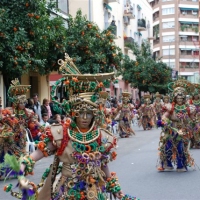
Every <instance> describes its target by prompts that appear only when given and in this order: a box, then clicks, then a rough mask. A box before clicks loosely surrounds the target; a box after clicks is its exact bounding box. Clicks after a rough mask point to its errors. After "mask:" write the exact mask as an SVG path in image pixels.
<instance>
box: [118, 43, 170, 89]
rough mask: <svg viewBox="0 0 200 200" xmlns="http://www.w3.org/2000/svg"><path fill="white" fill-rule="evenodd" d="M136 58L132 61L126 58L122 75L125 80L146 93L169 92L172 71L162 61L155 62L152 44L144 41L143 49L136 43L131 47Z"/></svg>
mask: <svg viewBox="0 0 200 200" xmlns="http://www.w3.org/2000/svg"><path fill="white" fill-rule="evenodd" d="M129 48H131V49H132V50H133V52H134V54H135V56H136V60H135V61H134V60H131V59H130V58H129V57H128V56H125V58H124V62H123V67H122V70H121V71H120V74H121V75H122V76H123V79H124V80H126V81H128V82H129V83H131V85H132V86H133V87H135V88H138V89H139V90H140V91H144V92H147V91H149V92H151V93H154V92H157V91H158V92H160V93H165V92H167V84H168V83H169V82H171V73H172V70H171V68H169V67H168V66H167V65H166V64H165V63H163V62H162V61H160V60H157V61H155V60H153V58H152V54H151V49H150V44H149V43H148V42H147V41H144V42H143V43H142V45H141V48H140V47H139V46H138V45H137V44H136V43H135V44H134V45H129Z"/></svg>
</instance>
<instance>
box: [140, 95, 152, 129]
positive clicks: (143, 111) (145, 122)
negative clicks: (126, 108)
mask: <svg viewBox="0 0 200 200" xmlns="http://www.w3.org/2000/svg"><path fill="white" fill-rule="evenodd" d="M150 102H151V101H150V95H148V94H145V95H144V104H142V105H141V106H140V108H139V110H138V113H139V116H140V121H141V124H142V127H143V129H144V130H146V129H148V130H150V129H152V127H153V126H154V125H155V124H154V118H155V116H156V113H155V110H154V107H153V105H152V104H150Z"/></svg>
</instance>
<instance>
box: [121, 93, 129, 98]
mask: <svg viewBox="0 0 200 200" xmlns="http://www.w3.org/2000/svg"><path fill="white" fill-rule="evenodd" d="M122 97H125V98H130V97H131V93H130V92H122Z"/></svg>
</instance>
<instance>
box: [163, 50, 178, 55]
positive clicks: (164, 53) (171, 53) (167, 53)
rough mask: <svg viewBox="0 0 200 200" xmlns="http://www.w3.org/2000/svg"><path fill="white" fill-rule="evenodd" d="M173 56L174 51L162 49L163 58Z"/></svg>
mask: <svg viewBox="0 0 200 200" xmlns="http://www.w3.org/2000/svg"><path fill="white" fill-rule="evenodd" d="M169 55H175V49H163V56H169Z"/></svg>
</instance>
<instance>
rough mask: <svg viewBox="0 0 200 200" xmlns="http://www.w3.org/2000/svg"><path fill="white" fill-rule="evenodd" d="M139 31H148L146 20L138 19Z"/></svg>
mask: <svg viewBox="0 0 200 200" xmlns="http://www.w3.org/2000/svg"><path fill="white" fill-rule="evenodd" d="M137 24H138V31H145V30H146V21H145V20H144V19H138V23H137Z"/></svg>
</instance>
